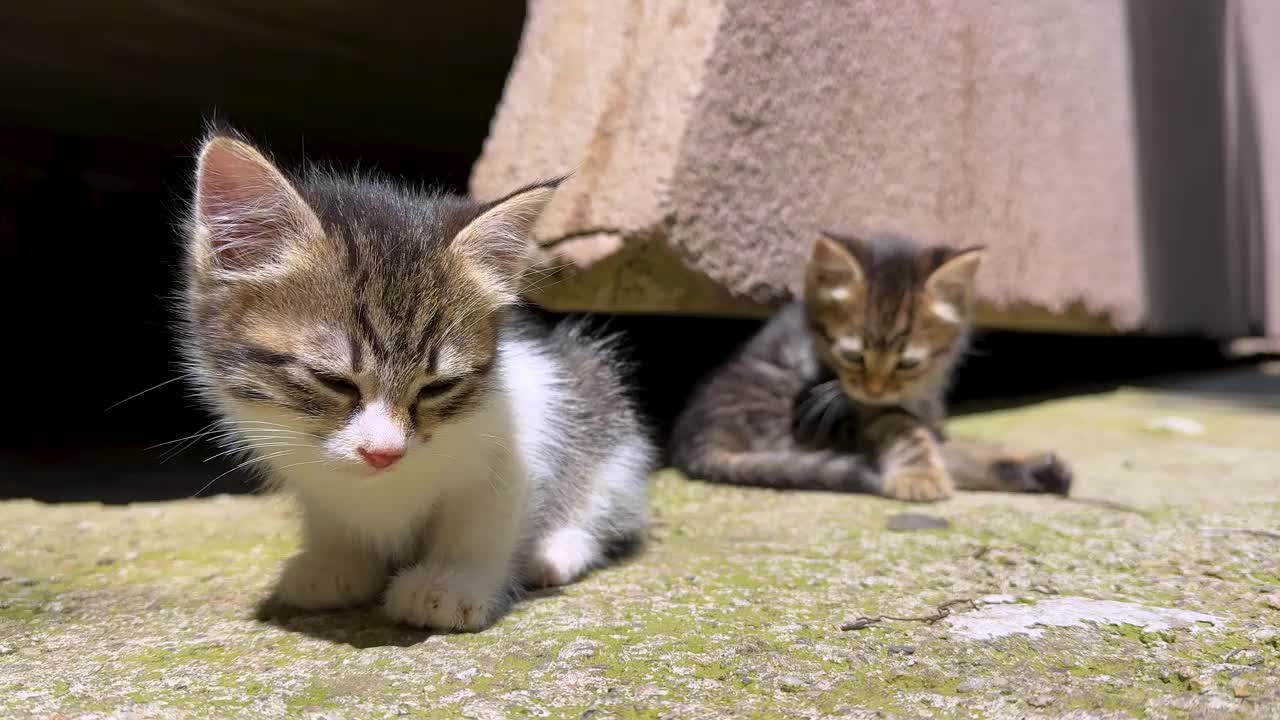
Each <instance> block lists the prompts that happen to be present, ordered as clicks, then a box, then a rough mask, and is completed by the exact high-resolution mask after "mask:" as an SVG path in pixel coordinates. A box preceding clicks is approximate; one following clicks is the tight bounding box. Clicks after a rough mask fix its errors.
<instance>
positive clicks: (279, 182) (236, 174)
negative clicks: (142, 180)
mask: <svg viewBox="0 0 1280 720" xmlns="http://www.w3.org/2000/svg"><path fill="white" fill-rule="evenodd" d="M195 230H196V232H195V234H194V237H193V242H196V243H198V244H199V246H198V247H197V248H196V250H197V253H196V255H197V261H198V262H199V263H201V265H202V266H203V267H206V268H209V269H213V270H221V271H226V272H232V273H247V272H252V271H257V270H266V269H269V268H271V267H273V266H279V264H280V263H281V261H282V260H284V259H285V256H286V253H287V251H288V250H289V248H290V247H292V246H293V245H294V244H295V243H296V242H297V241H299V240H301V239H302V238H305V237H308V236H311V235H313V234H318V233H319V232H320V220H319V219H318V218H317V217H316V215H315V213H314V212H312V210H311V208H310V207H308V205H307V203H306V201H305V200H303V199H302V196H301V195H299V194H298V191H297V190H296V189H294V187H293V184H292V183H290V182H289V180H288V178H286V177H285V176H284V174H283V173H281V172H280V171H279V170H278V169H276V166H275V165H273V164H271V161H270V160H268V159H267V158H266V156H264V155H263V154H262V153H261V152H258V150H257V149H256V148H254V147H253V146H251V145H249V144H248V143H245V142H242V141H240V140H236V139H234V138H230V137H226V136H221V135H217V136H214V137H211V138H209V139H208V140H206V141H205V144H204V147H202V148H201V149H200V158H199V162H198V164H197V167H196V197H195Z"/></svg>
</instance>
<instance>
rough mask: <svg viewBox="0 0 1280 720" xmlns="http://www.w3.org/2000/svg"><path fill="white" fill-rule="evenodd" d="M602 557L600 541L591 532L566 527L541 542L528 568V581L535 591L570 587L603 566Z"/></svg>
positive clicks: (553, 532)
mask: <svg viewBox="0 0 1280 720" xmlns="http://www.w3.org/2000/svg"><path fill="white" fill-rule="evenodd" d="M600 558H601V548H600V542H599V541H598V540H596V538H595V536H594V535H593V534H592V533H591V532H590V531H589V530H585V529H583V528H580V527H576V526H573V525H570V526H568V527H562V528H559V529H558V530H554V531H552V532H551V534H550V535H548V536H547V537H545V538H542V539H541V540H539V541H538V543H537V546H536V547H535V548H534V550H533V556H532V557H531V558H529V563H528V567H527V568H526V569H525V575H526V580H525V582H526V584H528V585H529V586H531V587H535V588H542V587H555V586H559V585H568V584H569V583H571V582H573V581H574V580H577V579H578V578H580V577H582V576H583V575H584V574H586V572H587V571H588V570H590V569H591V568H593V567H594V566H596V565H597V564H599V562H600Z"/></svg>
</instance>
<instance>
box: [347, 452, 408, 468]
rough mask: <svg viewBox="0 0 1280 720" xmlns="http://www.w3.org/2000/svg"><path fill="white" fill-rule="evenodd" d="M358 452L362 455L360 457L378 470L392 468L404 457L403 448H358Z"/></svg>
mask: <svg viewBox="0 0 1280 720" xmlns="http://www.w3.org/2000/svg"><path fill="white" fill-rule="evenodd" d="M356 452H358V453H360V457H362V458H364V461H365V462H366V463H368V464H369V465H370V466H371V467H373V468H374V469H377V470H381V469H383V468H387V467H391V466H392V465H394V464H395V463H396V461H397V460H399V459H400V458H402V457H404V449H403V448H372V449H370V448H363V447H362V448H356Z"/></svg>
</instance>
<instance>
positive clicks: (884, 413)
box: [672, 236, 1071, 501]
mask: <svg viewBox="0 0 1280 720" xmlns="http://www.w3.org/2000/svg"><path fill="white" fill-rule="evenodd" d="M981 254H982V252H981V250H980V249H977V248H974V249H968V250H959V251H957V250H953V249H950V248H945V247H920V246H918V245H916V244H914V243H912V242H911V241H908V240H905V239H903V238H898V237H893V236H881V237H876V238H874V239H873V240H871V241H863V240H858V239H854V238H843V237H835V236H823V237H820V238H819V239H818V241H817V244H816V246H815V247H814V252H813V259H812V261H811V262H810V264H809V268H808V274H807V277H806V281H805V296H804V299H803V300H802V301H797V302H794V303H792V304H791V305H789V306H787V307H785V308H783V309H781V310H780V311H779V312H778V313H777V314H775V315H774V317H773V318H772V319H771V320H770V321H769V322H768V323H767V324H766V325H765V327H764V328H763V329H762V330H761V331H760V332H759V333H758V334H757V335H756V336H755V337H754V338H752V339H751V341H750V342H748V343H747V345H746V346H745V347H744V348H742V350H741V351H739V353H738V354H737V355H736V356H735V357H734V358H732V359H731V360H730V361H729V362H728V363H727V364H726V365H724V366H723V367H721V368H720V369H719V370H717V371H715V372H714V373H713V374H712V375H711V377H710V378H709V379H708V380H707V381H706V382H705V383H704V384H703V385H702V386H701V387H700V388H699V389H698V390H697V391H696V392H695V395H694V399H693V401H692V402H691V403H690V405H689V407H688V408H687V409H686V410H685V412H684V413H683V415H682V416H681V418H680V419H679V421H677V424H676V428H675V432H674V433H673V437H672V461H673V462H674V464H675V465H676V466H677V467H679V468H680V469H682V470H683V471H684V472H686V473H687V474H689V475H690V476H691V477H696V478H702V479H706V480H711V481H714V482H725V483H736V484H741V485H759V486H767V487H776V488H815V489H828V490H846V491H856V492H870V493H878V494H881V495H885V496H887V497H892V498H898V499H901V500H917V501H927V500H939V499H942V498H945V497H948V496H950V495H951V494H952V491H953V490H954V488H956V487H959V488H960V489H964V490H1006V491H1015V492H1052V493H1059V494H1064V495H1065V494H1066V493H1067V491H1068V489H1069V488H1070V485H1071V472H1070V470H1069V469H1068V468H1067V466H1066V465H1064V464H1063V463H1062V462H1060V461H1059V460H1058V459H1057V458H1056V457H1054V456H1053V455H1052V454H1050V453H1015V452H1010V451H1007V450H1003V449H1001V448H999V447H995V446H987V445H980V444H977V443H967V442H960V441H950V442H948V441H947V440H946V438H945V435H944V432H943V422H944V420H945V411H944V405H943V397H944V395H945V392H946V389H947V385H948V383H949V381H950V378H951V373H952V369H953V367H954V366H955V363H956V361H957V360H958V359H959V357H960V355H961V354H962V353H963V351H964V349H965V347H966V344H967V341H968V337H969V333H970V328H971V326H972V320H973V310H974V277H975V274H976V272H977V269H978V262H979V260H980V258H981Z"/></svg>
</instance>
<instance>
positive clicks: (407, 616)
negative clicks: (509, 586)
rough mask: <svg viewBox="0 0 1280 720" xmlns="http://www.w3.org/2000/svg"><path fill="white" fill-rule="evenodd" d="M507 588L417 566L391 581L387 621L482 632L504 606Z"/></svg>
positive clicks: (388, 593) (445, 571) (387, 600)
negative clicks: (388, 619)
mask: <svg viewBox="0 0 1280 720" xmlns="http://www.w3.org/2000/svg"><path fill="white" fill-rule="evenodd" d="M504 590H505V588H502V587H492V586H491V584H490V583H484V582H479V581H477V580H476V579H474V578H468V577H467V576H465V575H463V574H462V573H460V572H455V571H451V570H449V569H447V568H439V567H434V568H433V567H428V566H426V565H414V566H413V567H411V568H409V569H407V570H405V571H404V572H402V573H400V574H399V575H397V576H395V577H394V578H392V580H391V585H390V586H389V587H388V588H387V599H386V604H385V611H386V614H387V617H389V618H391V619H392V620H396V621H398V622H402V623H405V624H408V625H413V626H415V627H426V628H432V629H435V630H468V631H474V630H483V629H484V628H485V627H488V625H489V623H491V622H492V621H493V618H494V616H495V615H496V614H497V612H498V610H500V609H501V607H502V606H503V605H504V604H505V603H504V599H505V598H504V595H503V591H504Z"/></svg>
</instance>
